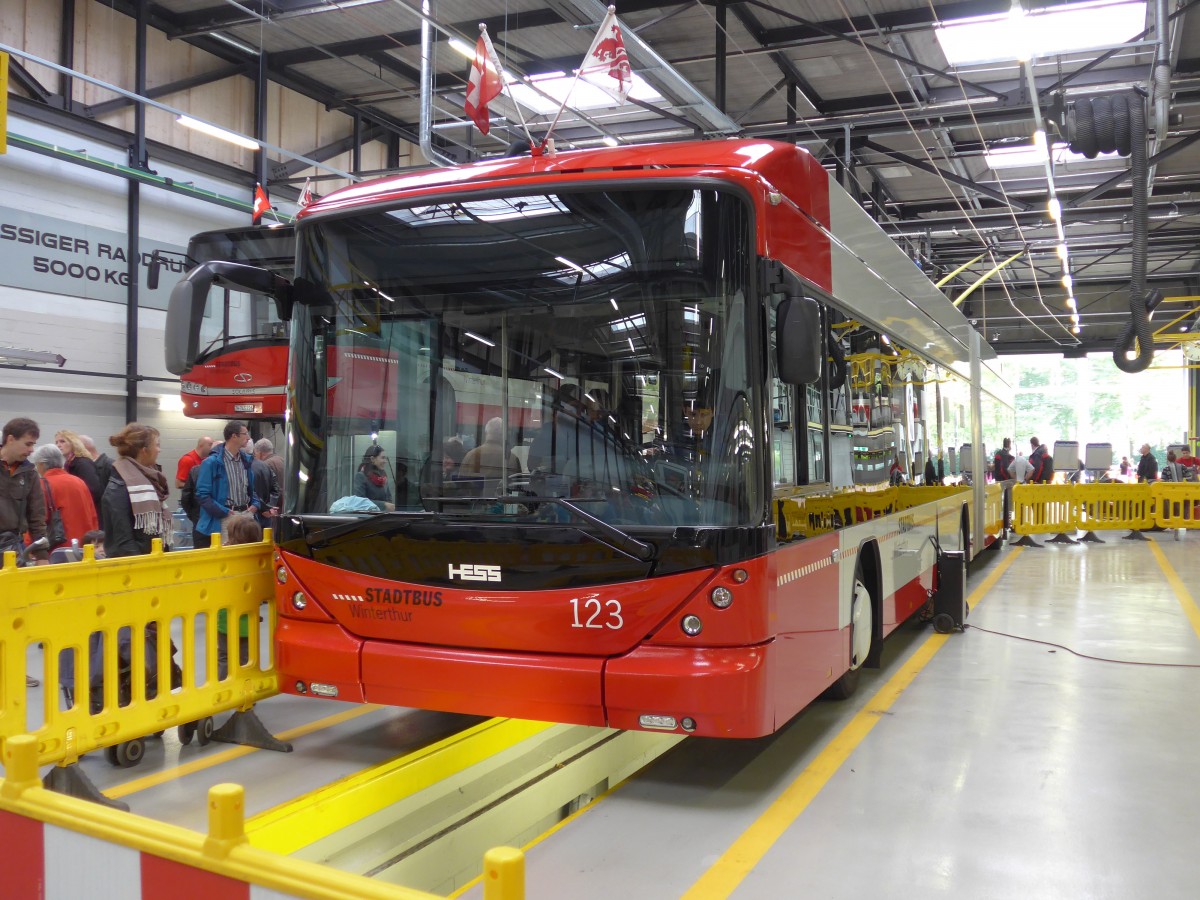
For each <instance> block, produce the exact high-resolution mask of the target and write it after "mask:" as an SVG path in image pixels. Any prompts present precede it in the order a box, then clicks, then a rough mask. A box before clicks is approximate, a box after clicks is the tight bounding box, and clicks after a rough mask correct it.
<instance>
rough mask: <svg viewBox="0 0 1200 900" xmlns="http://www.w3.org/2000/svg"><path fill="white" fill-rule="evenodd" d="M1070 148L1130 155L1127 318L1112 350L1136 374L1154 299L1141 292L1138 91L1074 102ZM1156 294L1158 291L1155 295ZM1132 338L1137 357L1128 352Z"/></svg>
mask: <svg viewBox="0 0 1200 900" xmlns="http://www.w3.org/2000/svg"><path fill="white" fill-rule="evenodd" d="M1071 149H1072V150H1073V151H1075V152H1076V153H1082V154H1083V155H1084V156H1086V157H1087V158H1088V159H1095V158H1096V155H1097V154H1098V153H1113V152H1114V151H1115V152H1118V153H1120V154H1121V155H1122V156H1125V155H1128V154H1132V157H1133V158H1132V160H1131V164H1132V169H1133V271H1132V273H1131V275H1130V283H1129V316H1130V322H1129V325H1127V326H1126V328H1125V330H1124V331H1123V332H1122V333H1121V337H1120V338H1119V339H1118V340H1117V344H1116V346H1115V347H1114V348H1113V362H1114V363H1116V365H1117V368H1118V369H1120V370H1121V371H1122V372H1141V371H1142V370H1144V369H1146V368H1148V367H1149V365H1150V363H1151V362H1152V361H1153V360H1154V339H1153V335H1151V333H1150V313H1151V311H1152V310H1153V308H1154V306H1155V305H1156V303H1157V299H1159V298H1156V299H1155V300H1154V301H1153V302H1151V299H1150V298H1149V297H1148V296H1147V294H1146V256H1147V248H1148V235H1147V232H1148V227H1147V225H1148V223H1147V197H1146V194H1147V184H1146V180H1147V173H1148V169H1147V161H1146V106H1145V101H1144V100H1143V99H1142V95H1141V94H1138V93H1135V92H1129V93H1124V94H1116V95H1115V96H1112V97H1097V98H1095V99H1091V100H1089V99H1083V100H1076V101H1075V135H1074V138H1073V139H1072V141H1071ZM1160 296H1161V295H1160ZM1135 339H1136V341H1137V355H1136V356H1132V357H1131V356H1130V354H1131V353H1132V352H1133V348H1134V341H1135Z"/></svg>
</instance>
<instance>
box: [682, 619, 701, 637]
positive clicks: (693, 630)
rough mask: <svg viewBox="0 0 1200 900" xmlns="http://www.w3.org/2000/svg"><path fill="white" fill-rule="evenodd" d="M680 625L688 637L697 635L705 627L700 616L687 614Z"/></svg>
mask: <svg viewBox="0 0 1200 900" xmlns="http://www.w3.org/2000/svg"><path fill="white" fill-rule="evenodd" d="M679 627H680V628H682V629H683V633H684V634H686V635H687V636H688V637H695V636H696V635H698V634H699V633H700V631H701V630H702V629H703V628H704V625H703V623H701V621H700V617H699V616H695V615H687V616H684V617H683V621H682V622H680V623H679Z"/></svg>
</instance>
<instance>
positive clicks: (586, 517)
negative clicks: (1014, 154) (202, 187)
mask: <svg viewBox="0 0 1200 900" xmlns="http://www.w3.org/2000/svg"><path fill="white" fill-rule="evenodd" d="M199 268H200V269H201V270H202V271H200V272H199V274H197V276H196V279H195V282H196V283H197V284H199V283H201V282H202V281H203V280H204V279H206V278H211V279H216V278H223V279H225V280H226V281H227V282H229V283H231V284H234V285H237V286H240V287H241V288H247V287H248V288H250V289H252V290H257V291H259V292H261V293H262V294H264V295H268V294H270V295H273V296H274V298H275V299H276V300H277V301H278V304H279V312H280V314H281V316H282V317H284V318H290V322H291V332H292V347H293V349H294V350H295V352H293V353H292V355H291V360H290V380H289V385H290V393H289V402H288V419H287V428H288V441H287V444H288V456H287V476H288V479H289V480H288V483H287V486H286V494H287V498H288V501H287V502H288V508H287V509H286V510H284V513H283V515H282V516H281V518H280V522H279V530H278V535H277V539H278V546H277V548H276V559H275V578H276V581H277V585H278V593H277V601H278V609H279V627H278V631H277V635H276V641H277V646H276V660H277V665H278V668H279V673H280V685H281V688H282V689H283V690H284V691H287V692H291V693H296V694H304V695H308V696H314V697H323V698H337V699H341V700H349V701H355V702H372V703H386V704H393V705H400V706H411V707H419V708H427V709H440V710H448V711H457V712H465V713H474V714H484V715H501V716H513V717H519V718H527V719H537V720H551V721H560V722H572V723H581V724H587V725H602V726H609V727H614V728H625V729H645V730H655V731H667V732H676V733H687V734H698V735H707V736H719V737H755V736H759V735H763V734H768V733H770V732H772V731H774V730H776V729H778V728H780V727H782V726H783V725H784V724H785V723H786V722H787V721H788V720H789V719H791V718H792V716H794V715H795V714H796V713H797V712H798V711H799V710H800V709H802V708H803V707H804V706H805V705H806V704H808V703H809V702H811V701H812V700H813V699H814V698H815V697H817V696H818V695H820V694H822V693H823V692H827V691H828V692H831V693H833V694H835V695H841V696H845V695H848V694H849V693H850V692H851V691H853V690H854V687H855V685H856V684H857V681H858V676H859V673H860V672H861V670H862V668H863V667H865V666H872V665H877V664H878V660H879V655H880V648H881V644H882V641H883V639H884V638H885V636H886V635H888V634H889V633H891V632H892V631H894V630H895V629H896V628H898V627H900V625H901V624H902V623H904V622H905V621H906V620H908V619H910V618H912V617H914V616H917V615H919V614H920V613H921V612H922V611H923V610H928V609H929V608H930V604H931V602H932V601H931V599H930V597H931V593H932V592H933V591H934V589H935V588H937V587H938V583H937V581H938V576H937V572H938V569H939V565H941V564H942V562H943V561H944V560H945V559H946V558H947V554H950V553H952V552H957V553H960V554H962V555H963V556H964V557H965V558H966V559H968V560H969V558H970V556H971V553H972V547H973V545H972V539H971V535H972V534H973V533H975V534H980V533H982V534H983V540H982V541H981V542H979V543H976V544H974V548H975V549H980V548H981V547H982V546H983V545H986V544H988V543H991V542H992V541H993V540H994V538H995V537H996V535H997V534H998V533H999V531H1000V529H1001V528H1002V525H1003V516H1002V514H1001V512H1000V511H999V510H998V509H994V508H993V507H994V506H995V503H994V500H995V497H994V496H993V494H994V493H995V490H994V489H995V488H996V486H992V488H989V493H988V494H987V495H986V502H978V501H977V499H976V498H977V497H980V498H982V497H983V496H984V495H983V494H982V493H981V492H979V491H981V490H982V489H981V488H980V489H979V491H977V492H976V493H974V494H973V493H972V492H965V493H959V494H955V495H953V496H942V495H941V492H937V491H932V492H931V493H930V494H928V495H926V496H928V498H929V499H928V500H927V501H925V502H921V503H919V504H917V505H915V506H912V507H911V508H908V509H904V510H903V511H896V512H888V511H886V510H881V511H880V513H879V514H878V515H876V516H875V517H874V518H871V519H870V520H869V521H865V522H860V523H855V522H853V521H852V520H845V519H844V518H841V517H831V518H833V519H835V520H836V521H833V522H832V523H828V527H829V528H832V529H833V530H832V531H827V532H825V533H814V534H813V536H811V537H804V536H802V535H801V534H796V533H790V532H791V529H789V528H788V527H787V518H786V516H784V515H783V510H784V506H785V504H787V503H789V502H791V500H792V498H795V497H797V496H809V495H817V496H821V495H836V494H837V493H838V492H839V491H850V490H854V488H855V487H856V486H858V487H859V488H868V489H869V488H871V487H874V486H879V487H885V486H886V484H887V480H888V468H889V463H890V461H891V460H892V459H893V457H895V456H899V457H900V458H901V459H902V460H904V461H905V465H906V466H908V468H909V469H910V470H913V471H917V472H919V471H920V470H921V466H922V462H923V459H924V458H929V456H931V455H934V454H936V453H937V451H938V449H940V448H942V447H957V446H959V445H960V444H963V443H969V442H971V441H972V440H973V441H974V446H976V447H978V448H979V450H980V452H981V453H986V451H985V450H984V448H983V445H984V444H987V445H989V446H996V445H997V444H998V443H999V440H1000V438H1001V437H1003V436H1004V435H1006V434H1010V433H1011V428H1012V413H1011V409H1010V408H1009V407H1008V406H1007V404H1006V403H1005V401H1004V400H1003V397H1004V396H1005V391H1004V388H1003V384H1002V383H1000V382H999V381H998V380H994V376H993V375H992V374H991V372H990V370H989V369H988V368H987V366H986V365H982V364H981V365H980V366H979V367H978V368H977V370H976V371H982V374H979V375H978V376H977V377H976V379H975V381H974V382H972V380H971V375H970V371H971V367H970V366H968V362H969V361H970V349H969V348H970V347H971V346H972V344H973V343H974V344H975V346H979V344H977V343H975V342H974V341H973V340H972V337H971V326H970V324H969V323H968V322H967V321H966V320H965V319H964V317H963V316H962V314H961V313H960V312H959V311H958V310H957V309H956V308H955V307H954V306H953V305H952V304H951V303H950V302H949V301H948V300H946V298H945V297H943V296H942V295H941V294H940V293H939V292H938V291H937V290H936V289H935V288H934V287H933V285H932V284H930V282H929V281H928V280H927V279H926V278H925V276H924V275H923V274H922V273H921V272H920V270H919V269H917V268H916V267H915V266H914V265H913V263H912V261H911V260H910V259H909V258H908V257H907V256H906V255H905V254H904V253H903V252H901V251H900V250H899V248H897V247H896V246H895V244H894V243H893V242H892V241H891V240H890V239H889V238H888V237H887V236H886V235H884V234H883V232H882V231H880V229H879V228H878V227H877V226H876V225H875V223H874V222H872V221H871V220H870V219H869V217H868V216H867V215H866V213H865V212H864V211H863V210H862V209H861V208H860V207H859V206H858V205H857V204H856V203H855V202H854V200H853V199H852V198H850V197H849V195H847V194H846V193H845V192H844V191H842V190H841V188H840V187H839V186H838V185H837V184H836V183H835V182H833V181H831V179H830V178H829V176H828V174H827V173H826V172H825V170H824V169H823V168H822V167H821V166H820V165H819V164H818V163H817V161H816V160H815V159H813V158H812V157H811V156H810V155H809V154H808V153H806V152H805V151H803V150H802V149H799V148H797V147H795V146H793V145H789V144H782V143H774V142H770V141H757V140H728V141H705V142H688V143H679V144H669V145H668V144H664V145H645V146H637V147H622V148H612V149H597V150H585V151H573V152H567V153H560V154H558V155H557V156H553V157H539V158H529V157H524V158H503V159H490V160H485V161H483V162H480V163H477V164H474V165H469V166H463V167H460V168H453V169H434V170H422V171H420V172H416V173H411V174H399V175H397V176H394V177H390V178H385V179H381V180H378V181H375V182H371V183H366V184H358V185H354V186H352V187H349V188H346V189H344V190H341V191H338V192H336V193H333V194H331V195H329V196H328V197H325V198H322V199H321V200H320V201H318V202H317V203H315V204H313V205H311V206H309V207H307V208H306V209H305V210H304V212H303V213H302V214H301V217H300V219H299V221H298V223H297V225H296V267H295V268H296V270H295V277H294V279H290V280H285V279H282V278H280V277H279V276H278V274H277V273H276V272H271V271H269V270H267V269H262V268H260V269H254V270H250V269H242V270H239V269H238V268H237V267H230V266H229V264H228V263H227V262H213V263H209V264H206V266H202V267H199ZM189 277H191V276H189ZM181 305H182V304H181ZM192 308H193V309H194V308H195V307H194V305H193V306H192ZM981 352H983V353H987V354H991V351H990V348H987V347H986V345H982V351H981ZM830 359H833V360H840V359H842V360H846V361H849V362H850V363H851V364H852V365H851V369H852V371H853V372H854V376H853V377H852V378H849V379H848V378H847V377H846V376H845V373H844V372H842V373H841V374H839V373H837V372H836V371H835V365H831V363H830ZM381 361H382V362H381ZM901 362H905V363H906V365H904V366H902V365H900V363H901ZM917 362H919V363H920V365H919V366H917V365H915V363H917ZM907 363H914V364H913V365H908V364H907ZM360 367H362V368H361V369H360ZM368 367H369V370H370V372H369V374H368ZM926 370H928V373H929V374H928V375H926V374H925V373H926ZM918 371H919V373H920V374H917V372H918ZM856 407H862V408H866V409H880V410H882V409H884V408H885V407H886V408H887V409H888V410H899V411H901V412H899V413H897V414H896V415H895V416H892V417H889V418H894V419H895V421H887V422H886V423H883V422H876V423H874V424H872V423H871V422H869V421H867V420H866V418H865V417H862V416H856V415H855V408H856ZM909 410H911V411H912V413H911V415H910V414H909V413H908V412H907V411H909ZM926 411H928V412H926ZM872 418H874V416H873V417H872ZM860 419H861V421H860ZM971 435H974V437H972V436H971ZM377 445H380V446H383V447H384V448H385V449H386V450H387V451H388V452H387V454H386V457H387V458H388V459H390V460H392V461H394V463H395V464H396V468H395V470H394V471H392V472H390V473H387V474H386V475H383V474H381V473H379V472H378V471H374V470H365V469H364V466H366V465H368V463H367V461H366V460H367V459H368V458H371V454H372V453H373V452H374V450H375V447H376V446H377ZM451 448H457V452H456V453H451ZM464 451H465V452H466V454H467V455H466V457H465V458H463V456H462V453H463V452H464ZM472 454H473V456H472ZM979 458H983V456H980V457H979ZM980 471H982V469H980ZM365 474H369V475H370V476H371V477H372V478H374V479H375V481H372V482H371V485H373V487H368V486H367V483H366V482H365V481H364V476H365ZM901 490H903V489H901ZM908 490H913V489H911V488H909V489H908ZM372 494H374V495H375V496H376V497H377V499H378V503H376V502H375V501H372V500H369V497H370V496H371V495H372ZM348 501H352V502H348ZM850 505H851V506H854V505H855V503H854V502H853V501H851V503H850ZM960 587H961V586H960Z"/></svg>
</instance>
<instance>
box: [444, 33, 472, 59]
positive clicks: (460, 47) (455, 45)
mask: <svg viewBox="0 0 1200 900" xmlns="http://www.w3.org/2000/svg"><path fill="white" fill-rule="evenodd" d="M450 49H451V50H457V51H458V52H459V53H461V54H462V55H463V56H465V57H466V58H467V59H474V58H475V48H474V47H472V46H471V45H470V44H468V43H467V42H466V41H460V40H459V39H458V38H450Z"/></svg>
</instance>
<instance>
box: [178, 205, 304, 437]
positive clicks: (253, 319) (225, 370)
mask: <svg viewBox="0 0 1200 900" xmlns="http://www.w3.org/2000/svg"><path fill="white" fill-rule="evenodd" d="M187 255H188V257H189V259H190V261H191V262H192V263H193V264H196V265H197V268H194V269H192V271H191V272H189V273H188V275H187V276H186V277H185V278H184V279H183V280H182V281H181V282H180V283H179V284H177V285H176V286H175V288H174V290H173V291H172V293H171V301H170V303H169V305H168V306H167V324H166V334H165V342H164V347H165V352H166V363H167V371H169V372H171V374H173V375H178V376H179V382H180V383H179V394H180V399H182V400H183V414H184V415H185V416H189V417H191V418H194V419H246V420H269V421H276V422H282V421H283V417H284V411H285V410H286V408H287V375H288V338H287V324H286V323H285V322H284V321H283V319H282V318H281V317H280V315H279V309H278V305H277V304H276V302H275V300H274V298H273V297H272V296H271V293H270V288H271V287H273V285H274V282H272V281H270V280H268V281H267V282H266V283H265V284H264V285H263V287H264V288H265V289H266V292H265V293H264V292H260V291H247V290H244V289H241V288H232V287H231V286H230V285H229V283H228V282H227V281H226V280H225V279H223V278H221V277H219V276H214V275H213V273H211V272H209V271H208V270H205V269H202V268H200V266H201V265H202V264H204V263H210V262H214V261H221V262H223V263H228V264H233V265H241V266H247V265H249V266H254V267H256V268H258V269H262V270H265V271H266V272H269V273H272V274H273V275H278V276H281V277H283V278H290V277H291V275H292V270H293V267H294V265H295V257H296V229H295V228H294V227H292V226H289V225H277V226H254V227H250V228H238V229H232V230H223V231H206V232H201V233H200V234H197V235H195V236H194V237H193V238H192V239H191V240H190V241H189V242H188V250H187Z"/></svg>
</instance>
